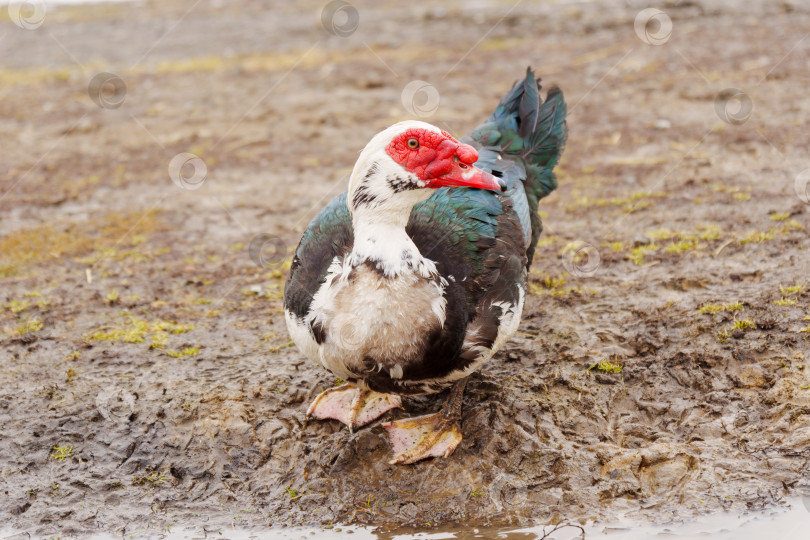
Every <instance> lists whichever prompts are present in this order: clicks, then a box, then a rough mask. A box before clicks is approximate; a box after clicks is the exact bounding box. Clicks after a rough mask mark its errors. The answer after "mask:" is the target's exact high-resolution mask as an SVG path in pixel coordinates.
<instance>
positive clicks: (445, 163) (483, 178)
mask: <svg viewBox="0 0 810 540" xmlns="http://www.w3.org/2000/svg"><path fill="white" fill-rule="evenodd" d="M436 154H437V159H435V160H434V161H433V162H431V163H430V165H428V167H427V169H426V172H427V173H429V174H430V175H431V176H433V178H432V180H431V181H430V183H429V184H428V186H429V187H432V188H437V187H443V186H447V187H472V188H478V189H492V190H495V191H506V182H504V181H503V180H501V179H500V178H496V177H494V176H493V175H491V174H489V173H488V172H484V171H482V170H481V169H479V168H478V167H475V166H474V165H473V163H475V162H476V161H478V152H477V151H476V150H475V148H473V147H472V146H470V145H468V144H461V143H459V142H458V141H456V140H446V141H443V142H442V143H441V144H439V146H438V147H436Z"/></svg>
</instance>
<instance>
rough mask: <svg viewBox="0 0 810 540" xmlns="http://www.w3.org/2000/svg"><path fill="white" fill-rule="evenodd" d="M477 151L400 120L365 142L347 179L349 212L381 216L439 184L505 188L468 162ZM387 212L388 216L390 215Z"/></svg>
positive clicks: (425, 126)
mask: <svg viewBox="0 0 810 540" xmlns="http://www.w3.org/2000/svg"><path fill="white" fill-rule="evenodd" d="M477 160H478V152H477V151H476V150H475V148H473V147H472V146H470V145H467V144H463V143H460V142H459V141H457V140H456V139H454V138H453V136H451V135H450V134H449V133H447V132H446V131H442V130H441V129H439V128H437V127H436V126H432V125H430V124H427V123H425V122H418V121H413V120H409V121H405V122H399V123H397V124H394V125H393V126H391V127H389V128H387V129H385V130H383V131H381V132H380V133H378V134H377V135H375V136H374V138H372V139H371V141H369V143H368V144H367V145H366V147H365V148H364V149H363V151H362V152H361V153H360V157H359V158H358V160H357V163H356V164H355V166H354V170H353V171H352V175H351V178H350V180H349V193H348V199H347V203H348V205H349V209H350V210H351V212H352V213H353V214H354V215H355V217H357V215H358V213H362V214H363V215H368V216H369V217H372V216H378V217H380V218H384V217H385V216H386V215H389V214H399V213H402V212H404V213H405V214H406V215H407V214H410V211H411V208H412V207H413V205H414V204H416V203H417V202H421V201H423V200H425V199H427V198H428V197H430V195H431V194H432V193H433V191H434V190H435V189H437V188H440V187H450V188H455V187H472V188H480V189H490V190H495V191H506V184H505V183H504V182H503V180H501V179H499V178H496V177H495V176H493V175H491V174H490V173H488V172H485V171H482V170H481V169H479V168H477V167H475V166H474V165H473V164H474V163H475V162H476V161H477ZM390 217H394V216H393V215H391V216H390Z"/></svg>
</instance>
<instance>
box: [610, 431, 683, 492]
mask: <svg viewBox="0 0 810 540" xmlns="http://www.w3.org/2000/svg"><path fill="white" fill-rule="evenodd" d="M698 471H699V462H698V459H697V458H696V457H695V456H693V455H691V454H689V453H688V452H687V451H685V450H684V449H683V448H678V447H673V446H672V445H669V444H665V443H658V444H653V445H651V446H649V447H647V448H645V449H643V450H639V451H635V452H623V453H621V454H619V455H617V456H615V457H613V458H612V459H610V461H608V462H607V463H606V464H605V465H604V466H603V467H602V476H603V477H605V478H609V479H610V480H612V481H613V482H615V483H617V484H622V483H623V484H625V486H626V487H625V490H629V491H638V492H640V494H641V495H642V496H646V497H650V496H663V497H664V498H666V499H669V498H672V497H673V496H675V495H677V494H678V493H680V492H681V491H683V489H684V488H685V487H686V485H687V484H688V483H689V482H691V481H692V480H694V478H695V477H696V475H697V473H698Z"/></svg>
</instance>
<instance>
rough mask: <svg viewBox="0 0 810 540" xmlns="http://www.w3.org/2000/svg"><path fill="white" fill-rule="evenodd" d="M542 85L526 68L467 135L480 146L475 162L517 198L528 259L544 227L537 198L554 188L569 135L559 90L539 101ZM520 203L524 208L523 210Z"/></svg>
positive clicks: (550, 92) (563, 104)
mask: <svg viewBox="0 0 810 540" xmlns="http://www.w3.org/2000/svg"><path fill="white" fill-rule="evenodd" d="M540 88H541V86H540V79H539V78H537V79H535V77H534V73H533V72H532V70H531V68H529V69H527V70H526V77H525V78H524V79H523V80H522V81H519V82H517V83H516V84H515V85H514V86H513V87H512V89H511V90H510V91H509V92H508V93H507V94H506V96H504V98H503V99H502V100H501V102H500V103H499V104H498V106H497V107H496V108H495V112H493V113H492V116H490V117H489V120H487V121H486V122H485V123H483V124H481V125H480V126H478V127H477V128H475V130H474V131H473V133H472V137H471V139H470V142H471V143H472V144H475V145H476V146H478V147H479V159H478V162H477V163H476V166H477V167H480V168H482V169H484V170H486V171H492V172H495V173H498V174H500V175H501V177H502V178H503V179H504V181H506V185H507V187H508V188H509V190H508V191H507V195H511V196H512V197H513V198H514V199H515V208H516V210H517V211H518V213H519V214H520V215H521V225H522V226H523V228H524V231H527V232H528V231H531V234H527V235H526V236H527V238H528V241H527V242H526V244H525V245H526V255H527V260H528V264H531V261H532V257H533V255H534V249H535V246H536V245H537V240H538V238H539V237H540V233H541V232H542V231H543V224H542V222H541V221H540V216H539V215H538V214H537V204H538V202H539V201H540V199H542V198H543V197H545V196H546V195H548V194H549V193H551V192H552V191H554V189H556V188H557V180H556V178H555V177H554V172H553V169H554V166H555V165H556V164H557V162H558V161H559V159H560V156H561V155H562V152H563V149H564V148H565V142H566V140H567V138H568V128H567V126H566V123H565V117H566V112H567V110H566V105H565V99H564V98H563V94H562V91H561V90H560V89H559V88H552V89H551V90H549V91H548V94H547V96H546V100H545V101H543V100H542V99H540ZM498 158H500V159H498ZM517 182H522V184H523V188H524V189H523V190H522V193H521V190H519V189H516V187H515V186H516V184H517ZM524 197H525V200H524ZM524 208H525V209H527V210H528V211H526V212H522V211H521V210H522V209H524ZM526 218H528V221H527V220H526Z"/></svg>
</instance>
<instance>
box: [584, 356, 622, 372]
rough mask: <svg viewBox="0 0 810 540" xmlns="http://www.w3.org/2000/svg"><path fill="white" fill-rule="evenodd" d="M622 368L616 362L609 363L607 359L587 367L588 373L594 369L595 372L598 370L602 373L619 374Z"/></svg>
mask: <svg viewBox="0 0 810 540" xmlns="http://www.w3.org/2000/svg"><path fill="white" fill-rule="evenodd" d="M614 360H616V358H614ZM623 367H624V366H622V365H621V364H619V363H618V362H616V361H613V362H612V361H610V360H608V359H605V360H600V361H599V362H597V363H595V364H594V365H592V366H591V367H589V368H588V371H591V370H592V369H594V368H596V369H597V370H599V371H601V372H603V373H621V372H622V368H623Z"/></svg>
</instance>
